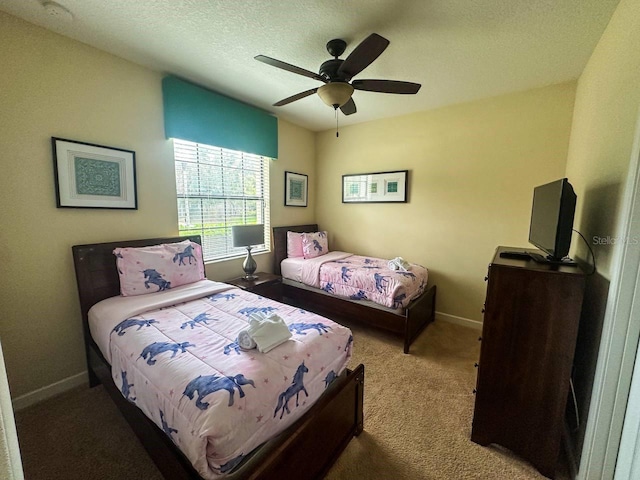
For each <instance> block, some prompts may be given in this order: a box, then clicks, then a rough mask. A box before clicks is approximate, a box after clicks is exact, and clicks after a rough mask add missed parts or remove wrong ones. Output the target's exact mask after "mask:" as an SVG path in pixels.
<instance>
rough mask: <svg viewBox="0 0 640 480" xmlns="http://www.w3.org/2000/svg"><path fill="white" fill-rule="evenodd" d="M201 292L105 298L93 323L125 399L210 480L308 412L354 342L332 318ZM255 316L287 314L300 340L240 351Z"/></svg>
mask: <svg viewBox="0 0 640 480" xmlns="http://www.w3.org/2000/svg"><path fill="white" fill-rule="evenodd" d="M194 285H196V286H194ZM194 285H186V286H184V287H178V288H176V289H172V290H171V291H167V292H166V293H167V294H168V297H167V296H164V295H165V292H161V293H153V294H149V295H142V296H138V297H124V298H123V297H114V298H112V299H107V300H104V301H103V302H100V303H98V304H97V305H95V306H94V307H93V308H92V310H91V312H90V315H89V319H90V327H91V332H92V336H93V337H94V339H95V340H96V343H98V345H99V347H100V349H101V351H102V352H103V354H104V355H105V357H106V358H107V360H109V361H110V363H111V365H112V375H113V379H114V381H115V383H116V385H117V386H118V387H119V388H120V390H121V392H122V395H123V396H124V397H125V398H127V399H128V400H129V401H130V402H132V403H134V404H136V405H137V406H138V407H139V408H140V409H141V410H142V411H143V412H144V413H145V414H146V415H147V416H148V417H149V418H150V419H152V420H153V421H154V422H155V423H156V424H157V425H158V427H160V428H161V429H162V430H164V432H165V433H166V434H167V436H169V437H170V438H171V440H172V441H173V442H174V443H175V444H176V445H177V446H178V447H179V448H180V449H181V450H182V452H183V453H184V454H185V455H186V456H187V458H189V460H190V461H191V462H192V463H193V466H194V467H195V469H196V470H197V471H198V472H199V474H200V475H201V476H202V477H204V478H207V479H212V478H218V477H220V476H222V475H224V474H225V473H228V472H230V471H231V470H232V469H233V468H234V467H235V466H237V465H238V464H239V463H240V462H241V461H242V460H243V459H244V457H245V456H246V455H247V454H249V453H250V452H251V451H252V450H253V449H254V448H256V447H257V446H259V445H260V444H262V443H263V442H265V441H266V440H268V439H270V438H272V437H274V436H275V435H277V434H278V433H280V432H282V431H283V430H284V429H286V428H287V427H288V426H290V425H291V424H292V423H293V422H295V420H297V419H298V418H299V417H300V416H302V415H303V414H304V413H305V412H306V411H307V410H308V409H309V407H310V406H311V405H312V404H313V403H314V402H315V401H316V400H317V399H318V398H319V397H320V395H322V393H323V392H324V390H325V388H327V387H328V386H329V384H330V383H331V382H332V381H333V380H334V379H335V378H336V377H337V376H338V375H340V373H341V372H342V370H343V369H344V368H345V366H346V363H347V361H348V359H349V357H350V356H351V342H352V338H353V337H352V336H351V332H350V330H349V329H348V328H345V327H343V326H341V325H339V324H337V323H334V322H332V321H331V320H328V319H326V318H324V317H320V316H318V315H315V314H313V313H311V312H307V311H305V310H301V309H299V308H294V307H291V306H288V305H284V304H281V303H278V302H274V301H272V300H269V299H266V298H263V297H259V296H257V295H254V294H252V293H249V292H245V291H243V290H240V289H237V288H233V287H231V286H230V285H226V284H221V283H217V282H210V281H208V280H202V281H201V282H197V284H194ZM203 295H204V296H203ZM163 296H164V297H163ZM198 296H199V297H201V298H196V299H193V297H198ZM143 297H147V299H144V298H143ZM127 300H128V302H127ZM186 300H189V301H186ZM145 301H146V307H145V306H144V303H145ZM182 302H185V303H182ZM105 303H106V304H105ZM254 312H270V313H275V314H277V315H279V316H281V317H282V318H283V319H284V320H285V322H286V323H287V324H288V326H289V330H290V331H291V332H292V334H293V336H292V337H291V338H290V339H289V340H287V341H286V342H285V343H283V344H282V345H280V346H278V347H276V348H274V349H273V350H271V351H269V352H268V353H264V354H263V353H260V352H258V351H257V350H255V349H253V350H248V351H244V350H241V349H240V348H239V347H238V344H237V343H236V337H237V335H238V332H239V331H240V330H242V329H244V328H246V327H247V325H248V319H249V315H251V313H254Z"/></svg>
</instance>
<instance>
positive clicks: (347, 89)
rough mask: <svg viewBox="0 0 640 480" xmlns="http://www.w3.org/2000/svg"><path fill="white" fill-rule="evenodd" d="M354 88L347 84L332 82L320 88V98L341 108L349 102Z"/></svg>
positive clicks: (330, 104) (332, 105)
mask: <svg viewBox="0 0 640 480" xmlns="http://www.w3.org/2000/svg"><path fill="white" fill-rule="evenodd" d="M352 94H353V87H352V86H351V85H349V84H348V83H346V82H331V83H327V84H325V85H323V86H321V87H320V88H318V96H319V97H320V98H321V99H322V101H323V102H324V103H326V104H327V105H329V106H330V107H333V108H339V107H341V106H343V105H344V104H345V103H347V102H348V101H349V99H350V98H351V95H352Z"/></svg>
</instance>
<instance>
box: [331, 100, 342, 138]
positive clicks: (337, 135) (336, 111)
mask: <svg viewBox="0 0 640 480" xmlns="http://www.w3.org/2000/svg"><path fill="white" fill-rule="evenodd" d="M333 111H334V112H335V113H336V138H338V137H339V136H340V133H339V132H338V109H337V108H335V107H334V110H333Z"/></svg>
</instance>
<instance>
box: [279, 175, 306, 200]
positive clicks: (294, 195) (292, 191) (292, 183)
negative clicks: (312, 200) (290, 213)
mask: <svg viewBox="0 0 640 480" xmlns="http://www.w3.org/2000/svg"><path fill="white" fill-rule="evenodd" d="M308 198H309V188H308V177H307V175H305V174H303V173H295V172H284V205H285V206H286V207H306V206H307V201H308Z"/></svg>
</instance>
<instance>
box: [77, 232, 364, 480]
mask: <svg viewBox="0 0 640 480" xmlns="http://www.w3.org/2000/svg"><path fill="white" fill-rule="evenodd" d="M186 238H188V239H190V240H192V241H194V242H197V243H200V237H199V236H190V237H173V238H155V239H144V240H128V241H119V242H110V243H98V244H91V245H76V246H74V247H73V248H72V251H73V259H74V264H75V269H76V279H77V283H78V293H79V296H80V306H81V312H82V325H83V330H84V338H85V347H86V355H87V367H88V372H89V381H90V386H92V387H93V386H96V385H98V384H100V383H102V384H103V385H104V387H105V389H106V391H107V392H108V393H109V395H110V396H111V398H112V399H113V401H114V403H115V404H116V406H117V407H118V408H119V410H120V411H121V413H122V415H123V416H124V417H125V419H126V420H127V421H128V423H129V425H130V426H131V428H132V429H133V430H134V432H135V434H136V435H137V436H138V438H139V439H140V441H141V442H142V444H143V446H144V447H145V449H146V450H147V452H148V454H149V456H150V457H151V459H152V460H153V461H154V462H155V464H156V465H157V467H158V468H159V470H160V471H161V472H162V474H163V476H164V477H165V478H167V479H172V480H182V479H199V478H201V477H200V476H199V475H198V473H197V472H196V471H195V469H194V468H193V466H192V465H191V463H190V462H189V460H187V458H186V457H185V456H184V455H183V454H182V452H180V450H179V449H178V448H176V447H175V446H174V444H173V442H172V441H171V439H170V437H168V436H167V435H166V434H165V433H164V432H163V431H162V430H160V429H159V428H158V427H157V426H156V425H155V424H154V423H153V422H152V421H151V420H149V419H148V418H147V417H146V416H145V415H144V414H143V413H142V411H141V410H140V409H138V408H137V407H136V406H135V405H134V404H132V403H130V402H129V401H127V400H126V399H125V398H124V397H123V396H122V394H121V392H120V389H119V388H118V387H117V385H116V384H115V383H114V382H113V379H112V377H111V366H110V365H109V363H108V362H107V361H106V360H105V358H104V357H103V356H102V354H101V352H100V349H99V348H98V346H97V345H96V343H95V342H94V341H93V339H92V337H91V334H90V331H89V326H88V312H89V309H90V308H91V307H92V306H93V305H94V304H96V303H97V302H99V301H101V300H103V299H106V298H109V297H113V296H117V295H119V293H120V285H119V278H118V273H117V271H116V262H115V256H114V255H113V250H114V248H116V247H144V246H150V245H157V244H161V243H174V242H179V241H182V240H185V239H186ZM363 389H364V366H363V365H359V366H358V367H356V368H355V369H354V370H353V371H351V370H345V372H343V374H342V375H340V377H338V379H337V380H335V381H334V382H333V383H332V384H331V386H330V387H329V388H328V389H327V391H326V392H325V394H323V395H322V396H321V397H320V399H319V400H318V401H317V402H316V403H315V404H314V405H313V406H312V407H311V408H310V409H309V411H308V412H307V413H306V414H305V415H304V416H303V417H302V418H300V419H299V420H298V421H297V422H296V423H294V424H293V425H292V426H291V427H290V428H289V429H287V430H285V431H284V432H283V433H281V434H279V435H278V436H277V437H275V438H273V439H272V440H270V441H268V442H267V443H265V444H263V446H261V447H259V448H258V449H257V450H256V451H255V452H254V453H253V454H252V455H251V456H249V458H248V459H247V460H246V461H245V462H244V463H243V464H241V466H240V467H239V468H238V469H237V470H235V471H234V472H233V473H231V474H229V475H228V476H226V477H225V478H226V479H229V480H236V479H274V480H275V479H283V478H299V477H300V473H301V472H304V476H305V478H310V479H311V478H313V479H320V478H322V477H323V476H324V475H325V474H326V472H327V471H328V469H329V468H330V466H331V465H332V464H333V462H334V461H335V460H336V459H337V458H338V456H339V455H340V453H341V452H342V450H344V448H345V447H346V445H347V444H348V443H349V441H350V440H351V438H352V437H353V436H354V435H359V434H360V432H362V428H363V413H362V407H363Z"/></svg>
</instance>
